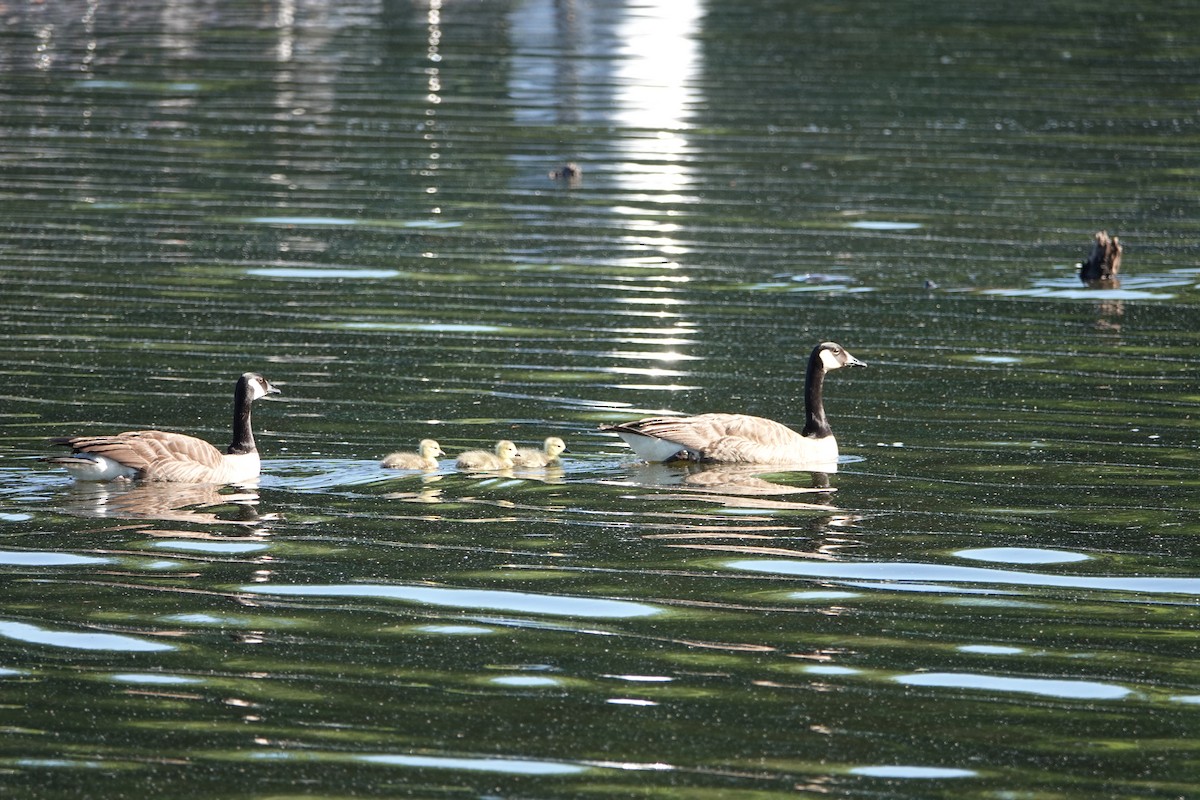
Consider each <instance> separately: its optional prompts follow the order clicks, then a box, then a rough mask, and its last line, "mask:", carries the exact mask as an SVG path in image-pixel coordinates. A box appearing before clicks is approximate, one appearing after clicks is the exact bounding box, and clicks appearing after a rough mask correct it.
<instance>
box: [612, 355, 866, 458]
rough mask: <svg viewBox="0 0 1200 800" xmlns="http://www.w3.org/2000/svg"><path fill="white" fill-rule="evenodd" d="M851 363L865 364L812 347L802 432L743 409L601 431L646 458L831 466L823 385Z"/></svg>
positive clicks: (832, 444)
mask: <svg viewBox="0 0 1200 800" xmlns="http://www.w3.org/2000/svg"><path fill="white" fill-rule="evenodd" d="M853 366H859V367H865V366H866V364H864V363H863V362H861V361H859V360H858V359H857V358H855V357H854V356H852V355H850V354H849V353H848V352H846V350H845V349H843V348H842V346H841V345H839V344H835V343H833V342H824V343H822V344H819V345H817V346H816V347H814V348H813V351H812V354H811V355H810V356H809V359H808V373H807V375H806V376H805V381H804V405H805V421H804V430H803V432H802V433H796V432H795V431H794V430H792V429H791V428H789V427H787V426H786V425H783V424H781V423H778V422H774V421H773V420H769V419H763V418H762V417H752V416H748V415H746V414H700V415H698V416H694V417H650V418H647V419H643V420H638V421H637V422H627V423H622V424H619V425H608V426H604V427H603V428H602V429H601V430H609V431H613V432H615V433H616V434H617V435H618V436H620V437H621V438H622V439H624V440H625V443H626V444H628V445H629V446H630V447H632V448H633V449H634V452H636V453H637V454H638V455H639V456H641V457H642V458H643V459H645V460H646V461H676V460H680V461H701V462H720V463H728V464H789V465H798V464H810V465H822V466H823V467H824V466H828V465H833V464H836V463H837V457H838V449H837V441H836V440H835V439H834V438H833V431H832V430H831V429H830V427H829V421H828V420H826V419H825V406H824V403H823V402H822V398H821V390H822V387H823V385H824V383H825V373H826V372H828V371H829V370H834V369H840V368H842V367H853Z"/></svg>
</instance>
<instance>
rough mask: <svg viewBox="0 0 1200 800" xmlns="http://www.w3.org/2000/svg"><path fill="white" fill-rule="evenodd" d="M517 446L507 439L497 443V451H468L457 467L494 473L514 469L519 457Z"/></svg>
mask: <svg viewBox="0 0 1200 800" xmlns="http://www.w3.org/2000/svg"><path fill="white" fill-rule="evenodd" d="M519 455H520V454H519V452H518V451H517V446H516V445H515V444H513V443H512V442H510V441H508V440H507V439H501V440H500V441H498V442H496V450H495V452H494V453H489V452H488V451H486V450H468V451H466V452H465V453H461V454H460V455H459V456H458V460H457V461H455V462H454V463H455V466H457V467H458V468H459V469H466V470H473V471H494V470H498V469H512V467H513V464H514V462H515V461H516V459H517V458H518V456H519Z"/></svg>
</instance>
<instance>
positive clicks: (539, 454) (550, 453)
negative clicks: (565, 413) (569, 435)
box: [517, 436, 567, 467]
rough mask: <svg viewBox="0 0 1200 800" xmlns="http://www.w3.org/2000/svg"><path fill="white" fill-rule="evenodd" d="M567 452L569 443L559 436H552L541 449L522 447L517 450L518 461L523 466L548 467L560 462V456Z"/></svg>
mask: <svg viewBox="0 0 1200 800" xmlns="http://www.w3.org/2000/svg"><path fill="white" fill-rule="evenodd" d="M565 452H567V443H566V442H564V441H563V440H562V439H560V438H558V437H557V436H550V437H548V438H547V439H546V441H545V443H544V444H543V445H542V449H541V450H534V449H533V448H529V447H522V448H521V449H520V450H518V451H517V453H518V458H517V462H518V465H519V466H522V467H548V466H550V465H551V464H557V463H558V457H559V456H560V455H562V454H563V453H565Z"/></svg>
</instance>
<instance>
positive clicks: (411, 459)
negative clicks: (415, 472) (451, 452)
mask: <svg viewBox="0 0 1200 800" xmlns="http://www.w3.org/2000/svg"><path fill="white" fill-rule="evenodd" d="M444 455H446V454H445V453H443V452H442V448H441V446H440V445H439V444H438V443H437V442H435V441H434V440H433V439H422V440H421V443H420V444H418V445H417V452H415V453H391V454H389V455H387V456H384V459H383V461H380V462H379V464H380V466H383V467H387V468H389V469H437V468H438V460H437V457H438V456H444Z"/></svg>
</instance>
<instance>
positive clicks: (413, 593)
mask: <svg viewBox="0 0 1200 800" xmlns="http://www.w3.org/2000/svg"><path fill="white" fill-rule="evenodd" d="M240 591H243V592H252V593H255V594H271V595H280V596H285V597H363V598H375V599H383V600H403V601H405V602H410V603H423V604H428V605H434V606H449V607H452V608H463V609H476V610H487V611H508V612H517V613H523V614H537V615H545V616H554V617H586V618H595V619H626V618H629V617H645V616H652V615H655V614H661V613H663V610H662V609H658V608H655V607H654V606H651V605H647V604H645V603H634V602H630V601H628V600H606V599H603V598H592V597H564V596H561V595H542V594H535V593H531V592H512V591H496V590H488V589H446V588H440V587H432V586H401V585H389V584H365V583H364V584H346V585H318V586H284V585H280V584H251V585H248V586H243V587H241V589H240Z"/></svg>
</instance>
